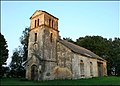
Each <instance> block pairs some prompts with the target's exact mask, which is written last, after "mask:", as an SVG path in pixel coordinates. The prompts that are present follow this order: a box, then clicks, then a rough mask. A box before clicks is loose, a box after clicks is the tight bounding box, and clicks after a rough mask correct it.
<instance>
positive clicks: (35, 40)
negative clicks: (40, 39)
mask: <svg viewBox="0 0 120 86" xmlns="http://www.w3.org/2000/svg"><path fill="white" fill-rule="evenodd" d="M36 41H37V33H35V42H36Z"/></svg>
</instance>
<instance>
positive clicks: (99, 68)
mask: <svg viewBox="0 0 120 86" xmlns="http://www.w3.org/2000/svg"><path fill="white" fill-rule="evenodd" d="M97 63H98V76H99V77H100V76H103V63H101V62H97Z"/></svg>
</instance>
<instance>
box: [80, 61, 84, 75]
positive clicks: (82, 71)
mask: <svg viewBox="0 0 120 86" xmlns="http://www.w3.org/2000/svg"><path fill="white" fill-rule="evenodd" d="M80 75H81V76H84V63H83V60H81V61H80Z"/></svg>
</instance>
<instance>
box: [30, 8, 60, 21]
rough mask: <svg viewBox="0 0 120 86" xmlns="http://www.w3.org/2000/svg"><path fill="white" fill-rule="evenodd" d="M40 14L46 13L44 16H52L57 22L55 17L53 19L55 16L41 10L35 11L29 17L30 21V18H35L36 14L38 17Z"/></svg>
mask: <svg viewBox="0 0 120 86" xmlns="http://www.w3.org/2000/svg"><path fill="white" fill-rule="evenodd" d="M41 13H46V14H48V15H50V16H52V17H54V18H56V19H57V20H58V18H57V17H55V16H53V15H51V14H50V13H48V12H46V11H43V10H36V11H35V12H34V14H33V15H32V16H31V17H30V19H31V18H32V17H34V16H36V14H37V15H39V14H41Z"/></svg>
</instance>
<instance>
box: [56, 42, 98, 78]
mask: <svg viewBox="0 0 120 86" xmlns="http://www.w3.org/2000/svg"><path fill="white" fill-rule="evenodd" d="M57 59H58V65H59V66H60V67H67V68H68V69H69V70H71V72H72V78H73V79H79V78H90V77H97V76H98V67H97V59H93V58H90V57H86V56H82V55H80V54H77V53H74V52H72V51H71V50H70V49H69V48H67V47H66V46H64V45H63V44H61V43H60V42H58V43H57ZM81 60H82V61H83V63H84V76H81V73H80V61H81ZM90 62H92V68H93V69H92V71H93V75H91V74H90Z"/></svg>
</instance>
